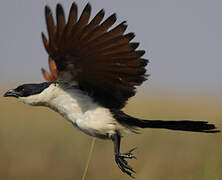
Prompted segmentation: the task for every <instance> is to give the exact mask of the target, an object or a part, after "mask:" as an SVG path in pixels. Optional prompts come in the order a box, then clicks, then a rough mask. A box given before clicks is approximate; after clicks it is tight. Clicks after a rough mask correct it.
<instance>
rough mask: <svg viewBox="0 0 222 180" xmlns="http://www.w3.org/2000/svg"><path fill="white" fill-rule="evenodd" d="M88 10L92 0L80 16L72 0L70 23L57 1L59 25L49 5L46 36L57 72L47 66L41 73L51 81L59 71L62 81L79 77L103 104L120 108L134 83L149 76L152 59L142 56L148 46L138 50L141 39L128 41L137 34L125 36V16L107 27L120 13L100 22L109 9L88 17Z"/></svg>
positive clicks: (77, 80)
mask: <svg viewBox="0 0 222 180" xmlns="http://www.w3.org/2000/svg"><path fill="white" fill-rule="evenodd" d="M90 14H91V5H90V4H89V3H88V4H87V5H86V6H85V8H84V10H83V12H82V13H81V15H80V18H79V19H77V6H76V4H75V3H73V4H72V6H71V9H70V12H69V17H68V21H67V23H66V21H65V15H64V11H63V8H62V6H61V5H60V4H58V5H57V8H56V20H57V21H56V22H57V24H56V25H55V24H54V20H53V17H52V13H51V10H50V9H49V8H48V7H46V8H45V16H46V24H47V30H48V36H49V40H47V38H46V37H45V35H44V34H42V39H43V44H44V46H45V48H46V51H47V52H48V53H49V56H50V57H51V58H52V59H54V60H55V63H56V65H54V66H52V65H50V66H51V68H50V69H51V71H52V72H56V73H54V74H56V75H51V76H52V77H51V76H50V75H49V73H47V72H46V71H45V70H43V74H44V76H45V78H46V79H47V80H51V79H52V78H54V79H55V77H57V74H58V79H59V80H60V81H64V82H67V81H68V82H69V81H76V82H78V84H79V88H80V89H81V90H83V91H86V92H87V93H88V94H89V95H91V96H93V97H95V99H96V100H97V101H98V103H100V104H101V105H103V106H105V107H108V108H116V109H120V108H122V107H124V105H125V103H126V101H127V100H128V98H130V97H131V96H133V95H135V86H139V85H141V84H142V83H143V82H144V81H145V80H146V77H147V75H145V73H146V69H145V66H146V65H147V63H148V60H146V59H142V58H141V57H142V56H143V55H144V53H145V51H142V50H136V49H137V48H138V46H139V43H132V42H130V41H131V40H132V39H133V38H134V37H135V35H134V33H128V34H125V35H124V32H125V30H126V28H127V25H126V22H125V21H124V22H122V23H120V24H119V25H117V26H116V27H114V28H112V29H111V30H109V29H110V28H111V27H112V25H113V24H114V23H115V22H116V14H112V15H111V16H109V17H108V18H107V19H106V20H104V21H103V22H102V20H103V18H104V14H105V13H104V10H101V11H99V12H98V13H97V14H96V16H95V17H94V18H93V19H92V20H91V21H90V22H89V19H90ZM56 66H57V69H56ZM53 67H54V69H53ZM57 71H58V72H57ZM52 74H53V73H52ZM64 74H69V76H63V75H64ZM67 77H68V78H67Z"/></svg>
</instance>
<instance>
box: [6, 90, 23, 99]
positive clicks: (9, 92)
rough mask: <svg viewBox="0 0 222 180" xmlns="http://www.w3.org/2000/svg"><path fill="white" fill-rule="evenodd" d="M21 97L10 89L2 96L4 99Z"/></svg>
mask: <svg viewBox="0 0 222 180" xmlns="http://www.w3.org/2000/svg"><path fill="white" fill-rule="evenodd" d="M20 96H21V93H20V92H17V91H15V90H14V89H11V90H9V91H7V92H6V93H5V94H4V97H16V98H18V97H20Z"/></svg>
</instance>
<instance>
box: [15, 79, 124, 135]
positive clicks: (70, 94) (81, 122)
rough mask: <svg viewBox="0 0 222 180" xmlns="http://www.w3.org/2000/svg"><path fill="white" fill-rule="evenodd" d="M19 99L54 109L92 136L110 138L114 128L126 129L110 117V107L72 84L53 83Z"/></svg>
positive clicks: (115, 129) (114, 130)
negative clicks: (40, 90)
mask: <svg viewBox="0 0 222 180" xmlns="http://www.w3.org/2000/svg"><path fill="white" fill-rule="evenodd" d="M19 98H20V99H21V100H22V101H23V102H24V103H26V104H30V105H35V106H39V105H41V106H46V107H49V108H51V109H53V110H54V111H56V112H58V113H59V114H61V115H62V116H63V117H65V118H66V119H67V120H68V121H70V122H71V123H72V124H73V125H74V126H75V127H77V129H80V130H81V131H83V132H85V133H86V134H88V135H91V136H96V137H101V138H110V137H111V135H113V134H115V132H116V131H117V130H118V131H120V132H121V131H123V130H124V129H125V127H123V126H122V125H121V124H119V123H118V122H117V121H116V120H115V119H114V118H113V115H112V114H111V112H110V111H109V109H107V108H104V107H102V106H100V105H99V104H98V103H96V102H94V101H93V100H92V98H91V97H90V96H88V95H87V94H84V93H83V92H82V91H81V90H79V89H77V88H75V86H74V85H69V84H65V83H63V84H61V83H60V84H57V83H52V84H51V85H50V86H49V87H48V88H46V89H45V90H43V91H42V92H41V93H39V94H36V95H32V96H28V97H19Z"/></svg>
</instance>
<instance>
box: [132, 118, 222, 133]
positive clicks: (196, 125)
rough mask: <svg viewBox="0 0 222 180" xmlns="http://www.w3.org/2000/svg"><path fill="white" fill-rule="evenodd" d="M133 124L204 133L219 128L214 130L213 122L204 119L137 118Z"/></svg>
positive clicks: (212, 131)
mask: <svg viewBox="0 0 222 180" xmlns="http://www.w3.org/2000/svg"><path fill="white" fill-rule="evenodd" d="M134 123H135V126H138V127H140V128H163V129H170V130H178V131H192V132H205V133H217V132H220V130H216V127H215V125H214V124H208V122H206V121H188V120H180V121H162V120H139V119H136V120H135V119H134Z"/></svg>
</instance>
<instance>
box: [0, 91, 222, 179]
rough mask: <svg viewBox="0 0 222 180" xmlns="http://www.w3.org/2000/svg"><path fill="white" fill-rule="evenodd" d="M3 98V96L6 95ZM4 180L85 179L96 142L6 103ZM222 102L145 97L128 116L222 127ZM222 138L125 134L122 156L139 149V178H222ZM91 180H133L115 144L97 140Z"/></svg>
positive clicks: (55, 119) (53, 117)
mask: <svg viewBox="0 0 222 180" xmlns="http://www.w3.org/2000/svg"><path fill="white" fill-rule="evenodd" d="M1 94H2V93H1ZM0 107H1V113H0V114H1V115H0V179H4V180H14V179H15V180H20V179H22V180H26V179H27V180H30V179H32V180H35V179H36V180H37V179H38V180H39V179H41V180H42V179H43V180H48V179H53V180H57V179H64V180H69V179H81V176H82V173H83V170H84V167H85V163H86V160H87V157H88V151H89V147H90V143H91V137H89V136H87V135H85V134H83V133H82V132H80V131H77V130H76V129H74V128H73V127H72V125H71V124H70V123H69V122H67V121H66V120H64V119H63V118H62V117H61V116H60V115H58V114H57V113H55V112H53V111H51V110H49V109H47V108H44V107H30V106H27V105H25V104H22V103H21V102H18V101H17V100H16V99H12V98H0ZM221 110H222V101H221V99H216V98H207V97H201V96H200V97H178V96H177V97H173V96H172V95H168V94H161V93H156V94H152V95H146V96H145V95H143V94H139V95H137V96H136V97H135V98H133V99H132V100H130V102H129V103H128V105H127V107H126V109H125V111H126V112H127V113H129V114H131V115H134V116H138V117H140V118H144V119H165V120H167V119H174V120H179V119H193V120H208V121H210V122H211V123H216V124H217V126H218V127H222V112H221ZM221 138H222V135H221V134H201V133H189V132H177V131H168V130H156V129H155V130H153V129H146V130H142V131H141V134H138V135H136V134H125V136H124V138H123V140H122V146H121V151H123V152H124V151H127V150H129V149H131V148H132V147H135V146H136V147H138V149H137V150H136V151H135V155H136V156H137V160H130V164H131V165H132V166H133V167H134V169H135V170H136V171H137V174H136V179H139V180H145V179H152V180H178V179H179V180H209V179H211V180H220V179H222V155H221V154H222V142H221V140H222V139H221ZM87 179H98V180H100V179H101V180H102V179H112V180H117V179H118V180H120V179H121V180H124V179H129V177H128V176H126V175H123V174H122V173H121V172H120V170H119V169H118V168H117V166H116V164H115V162H114V159H113V144H112V142H111V141H104V140H99V139H98V140H96V146H95V149H94V152H93V157H92V160H91V163H90V166H89V170H88V174H87Z"/></svg>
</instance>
